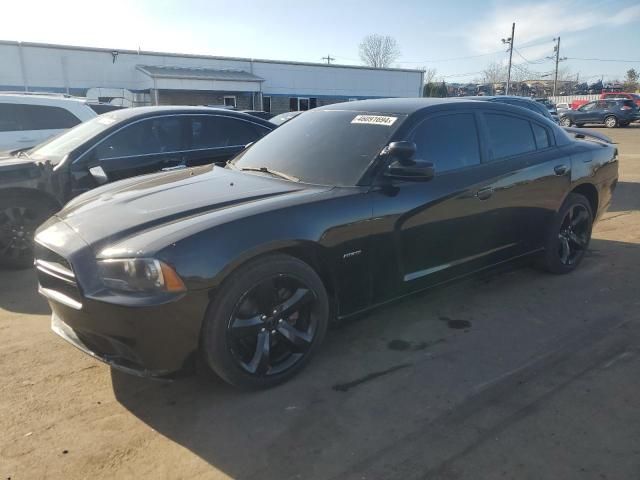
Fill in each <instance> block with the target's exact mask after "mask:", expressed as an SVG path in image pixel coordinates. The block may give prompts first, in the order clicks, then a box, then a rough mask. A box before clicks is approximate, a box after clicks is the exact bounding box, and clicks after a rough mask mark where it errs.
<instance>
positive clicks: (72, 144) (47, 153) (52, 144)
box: [28, 112, 120, 165]
mask: <svg viewBox="0 0 640 480" xmlns="http://www.w3.org/2000/svg"><path fill="white" fill-rule="evenodd" d="M119 120H120V118H119V117H118V116H116V114H115V112H114V113H105V114H103V115H100V116H98V117H96V118H93V119H91V120H89V121H87V122H84V123H81V124H80V125H77V126H75V127H73V128H72V129H70V130H67V131H66V132H64V133H62V134H60V135H57V136H55V137H53V138H51V139H49V140H47V141H46V142H44V143H41V144H40V145H37V146H35V147H34V148H33V149H32V150H31V151H30V152H28V155H29V157H31V158H33V159H35V160H48V161H50V162H51V163H52V164H54V165H57V164H58V163H60V162H61V161H62V159H63V158H64V157H65V156H66V155H67V154H68V153H70V152H72V151H73V150H75V149H76V148H78V147H79V146H80V145H82V144H83V143H84V142H86V141H87V140H89V139H90V138H93V137H94V136H95V135H97V134H99V133H101V132H103V131H105V130H107V129H108V128H111V126H113V124H114V123H116V122H117V121H119Z"/></svg>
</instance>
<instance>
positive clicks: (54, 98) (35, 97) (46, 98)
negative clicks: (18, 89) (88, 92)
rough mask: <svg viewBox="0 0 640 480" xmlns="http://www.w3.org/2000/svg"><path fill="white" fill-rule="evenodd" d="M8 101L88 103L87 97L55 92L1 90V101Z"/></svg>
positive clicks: (44, 103) (41, 103) (43, 103)
mask: <svg viewBox="0 0 640 480" xmlns="http://www.w3.org/2000/svg"><path fill="white" fill-rule="evenodd" d="M3 101H5V102H7V103H28V104H33V105H55V104H61V103H62V104H67V105H68V104H70V103H73V104H86V103H87V100H86V98H80V97H70V96H66V95H57V94H55V93H42V94H40V93H38V94H30V93H5V92H0V102H3Z"/></svg>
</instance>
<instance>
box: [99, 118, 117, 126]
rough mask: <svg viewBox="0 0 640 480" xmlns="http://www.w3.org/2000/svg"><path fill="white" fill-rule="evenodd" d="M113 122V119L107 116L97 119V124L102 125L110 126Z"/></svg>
mask: <svg viewBox="0 0 640 480" xmlns="http://www.w3.org/2000/svg"><path fill="white" fill-rule="evenodd" d="M115 121H116V119H115V118H113V117H108V116H103V117H100V118H98V123H101V124H102V125H111V124H112V123H115Z"/></svg>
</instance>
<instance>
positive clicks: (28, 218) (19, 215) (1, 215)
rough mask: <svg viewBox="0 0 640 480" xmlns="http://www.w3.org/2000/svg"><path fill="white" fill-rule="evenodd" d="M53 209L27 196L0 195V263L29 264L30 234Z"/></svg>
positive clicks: (28, 265) (30, 255)
mask: <svg viewBox="0 0 640 480" xmlns="http://www.w3.org/2000/svg"><path fill="white" fill-rule="evenodd" d="M51 213H53V209H51V208H47V207H46V206H44V205H42V203H41V202H38V201H34V200H33V199H30V198H11V199H5V198H2V199H0V265H2V266H5V267H10V268H28V267H30V266H31V265H32V264H33V236H34V234H35V231H36V229H37V228H38V227H39V226H40V224H41V223H43V222H44V221H45V220H46V219H47V218H48V217H49V215H50V214H51Z"/></svg>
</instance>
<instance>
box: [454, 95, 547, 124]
mask: <svg viewBox="0 0 640 480" xmlns="http://www.w3.org/2000/svg"><path fill="white" fill-rule="evenodd" d="M462 98H466V99H469V100H482V101H484V102H496V103H506V104H507V105H513V106H516V107H522V108H526V109H527V110H531V111H532V112H535V113H538V114H540V115H542V116H543V117H546V118H548V119H549V120H551V121H552V122H554V123H558V117H557V115H555V116H554V115H552V113H551V112H550V111H549V109H548V108H547V107H546V105H544V104H543V103H540V102H537V101H535V100H533V99H531V98H527V97H517V96H510V95H496V96H489V95H485V96H477V97H462Z"/></svg>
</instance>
